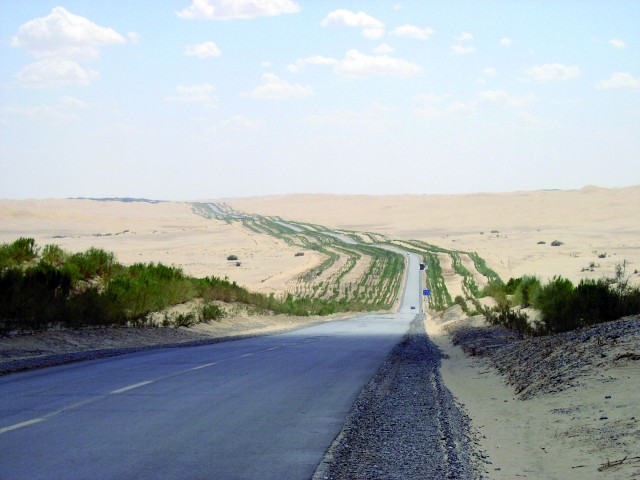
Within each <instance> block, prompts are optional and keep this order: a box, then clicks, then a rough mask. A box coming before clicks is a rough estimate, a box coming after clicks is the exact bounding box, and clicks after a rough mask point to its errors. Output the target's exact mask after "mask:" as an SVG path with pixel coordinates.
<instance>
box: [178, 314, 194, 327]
mask: <svg viewBox="0 0 640 480" xmlns="http://www.w3.org/2000/svg"><path fill="white" fill-rule="evenodd" d="M173 323H174V325H175V326H176V327H191V326H193V325H195V324H196V323H198V318H197V316H196V314H195V313H193V312H189V313H179V314H178V315H176V317H175V319H174V320H173Z"/></svg>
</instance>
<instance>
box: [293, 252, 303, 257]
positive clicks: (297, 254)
mask: <svg viewBox="0 0 640 480" xmlns="http://www.w3.org/2000/svg"><path fill="white" fill-rule="evenodd" d="M295 256H296V257H304V252H297V253H296V254H295Z"/></svg>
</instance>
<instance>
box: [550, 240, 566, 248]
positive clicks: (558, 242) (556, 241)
mask: <svg viewBox="0 0 640 480" xmlns="http://www.w3.org/2000/svg"><path fill="white" fill-rule="evenodd" d="M560 245H564V243H563V242H561V241H560V240H554V241H553V242H551V246H552V247H559V246H560Z"/></svg>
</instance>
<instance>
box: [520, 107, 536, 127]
mask: <svg viewBox="0 0 640 480" xmlns="http://www.w3.org/2000/svg"><path fill="white" fill-rule="evenodd" d="M516 119H517V120H518V121H519V122H521V123H524V124H525V125H527V126H529V127H537V126H540V125H542V122H541V121H540V119H539V118H538V117H536V116H535V115H533V114H531V113H529V112H525V111H522V110H521V111H519V112H518V113H516Z"/></svg>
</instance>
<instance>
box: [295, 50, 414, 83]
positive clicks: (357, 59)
mask: <svg viewBox="0 0 640 480" xmlns="http://www.w3.org/2000/svg"><path fill="white" fill-rule="evenodd" d="M306 65H333V67H334V72H335V73H337V74H338V75H342V76H345V77H350V78H361V77H383V76H390V77H412V76H415V75H418V74H419V73H421V72H422V68H420V67H419V66H418V65H417V64H415V63H412V62H408V61H406V60H402V59H398V58H393V57H390V56H388V55H365V54H364V53H360V52H359V51H358V50H349V51H348V52H347V53H346V54H345V58H344V59H342V60H336V59H335V58H332V57H323V56H320V55H316V56H313V57H308V58H302V59H299V60H297V61H296V63H295V64H292V65H289V66H288V67H287V69H288V70H289V71H290V72H292V73H296V72H298V71H300V70H301V69H302V68H303V67H305V66H306Z"/></svg>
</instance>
